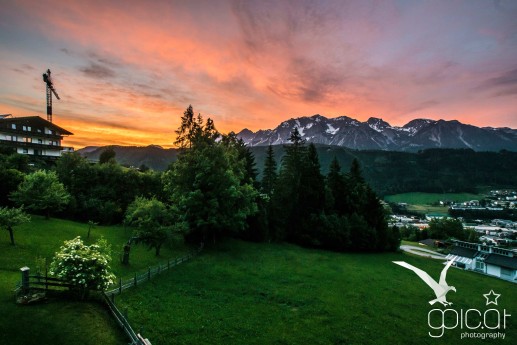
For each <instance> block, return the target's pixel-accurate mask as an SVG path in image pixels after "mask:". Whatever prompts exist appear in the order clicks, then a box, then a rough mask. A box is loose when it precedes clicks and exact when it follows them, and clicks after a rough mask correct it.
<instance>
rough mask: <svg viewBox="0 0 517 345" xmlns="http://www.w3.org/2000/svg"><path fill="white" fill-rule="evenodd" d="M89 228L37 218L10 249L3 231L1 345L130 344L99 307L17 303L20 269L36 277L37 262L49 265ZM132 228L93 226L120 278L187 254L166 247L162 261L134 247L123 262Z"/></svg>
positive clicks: (24, 227) (21, 230) (0, 244)
mask: <svg viewBox="0 0 517 345" xmlns="http://www.w3.org/2000/svg"><path fill="white" fill-rule="evenodd" d="M87 233H88V226H87V225H86V224H82V223H76V222H72V221H66V220H59V219H50V220H45V219H43V218H41V217H38V216H33V217H32V221H31V222H30V223H27V224H24V225H22V226H19V227H16V228H15V234H14V237H15V242H16V246H11V244H10V242H9V234H8V232H7V231H4V230H2V231H1V232H0V306H1V309H0V310H1V313H0V344H81V345H85V344H103V345H104V344H126V343H127V339H126V338H125V336H124V334H123V333H122V331H121V330H119V328H118V326H117V325H116V324H115V322H114V321H113V320H112V317H111V315H110V314H109V313H108V311H107V310H105V308H104V306H103V305H102V304H99V303H94V302H93V303H90V302H77V301H63V300H54V299H53V300H50V301H48V302H46V303H42V304H36V305H29V306H21V305H17V304H15V303H14V297H13V292H12V291H13V289H14V287H15V284H16V282H18V281H19V280H20V271H19V269H20V268H21V267H23V266H28V267H30V268H31V271H32V272H33V273H34V272H35V271H36V269H35V267H36V266H37V264H38V261H42V260H43V261H44V260H45V259H46V260H47V262H48V263H50V261H51V259H52V257H53V255H54V253H55V252H56V251H57V250H58V249H59V247H60V246H61V245H62V244H63V241H64V240H69V239H72V238H74V237H76V236H78V235H80V236H81V237H82V238H83V239H85V238H86V235H87ZM130 234H131V230H130V229H124V228H123V227H119V226H112V227H104V226H98V227H96V228H94V229H93V230H92V232H91V235H90V237H91V238H90V240H85V242H88V243H90V242H93V241H95V240H97V239H98V238H100V237H101V236H104V237H105V238H106V239H107V240H108V242H109V243H110V244H111V245H112V250H113V262H112V267H113V269H114V271H115V274H116V275H117V277H118V276H122V277H124V276H126V277H127V276H131V275H132V273H133V272H135V271H141V270H144V269H145V268H146V267H148V266H149V265H155V264H157V263H158V262H160V261H162V260H165V259H166V258H169V257H174V256H177V255H179V254H181V253H184V252H185V248H184V246H183V245H182V244H181V243H179V242H178V243H176V244H175V245H174V246H166V247H164V248H163V249H162V253H161V258H156V257H155V256H154V251H148V250H147V249H146V248H145V247H143V246H133V249H132V251H131V257H130V266H128V267H126V266H123V265H121V264H120V254H121V252H122V246H123V244H124V243H125V242H127V240H128V238H129V237H130Z"/></svg>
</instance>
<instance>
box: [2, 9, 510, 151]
mask: <svg viewBox="0 0 517 345" xmlns="http://www.w3.org/2000/svg"><path fill="white" fill-rule="evenodd" d="M47 68H50V70H51V71H52V76H53V79H54V83H55V86H56V90H57V91H58V93H59V95H60V97H61V100H60V101H57V100H55V101H54V104H53V105H54V106H53V109H54V122H55V123H56V124H58V125H59V126H61V127H64V128H66V129H68V130H70V131H71V132H73V133H74V134H75V135H74V136H71V137H69V138H67V140H66V141H65V145H73V146H75V147H76V148H80V147H83V146H86V145H108V144H120V145H149V144H156V145H162V146H166V147H169V146H171V144H172V142H173V141H174V130H175V129H176V128H177V127H178V125H179V118H180V116H181V115H182V113H183V111H184V110H185V108H186V107H187V106H188V105H189V104H192V106H193V107H194V111H195V112H196V113H198V112H200V113H201V114H202V115H203V116H205V117H211V118H212V119H213V120H214V121H215V124H216V127H217V128H218V129H219V130H220V131H221V132H225V133H226V132H229V131H232V130H233V131H235V132H237V131H240V130H241V129H243V128H245V127H247V128H249V129H251V130H257V129H266V128H274V127H276V126H277V125H278V124H279V123H280V122H281V121H283V120H287V119H289V118H291V117H299V116H310V115H314V114H321V115H324V116H327V117H336V116H341V115H346V116H350V117H352V118H355V119H358V120H361V121H365V120H366V119H368V118H369V117H370V116H375V117H381V118H383V119H384V120H385V121H388V122H389V123H390V124H392V125H399V126H401V125H404V124H405V123H406V122H408V121H409V120H411V119H414V118H431V119H436V120H437V119H446V120H452V119H457V120H460V121H461V122H464V123H470V124H474V125H478V126H492V127H511V128H517V1H514V0H506V1H505V0H501V1H489V0H464V1H452V0H444V1H419V0H400V1H388V0H386V1H366V0H361V1H359V0H354V1H345V0H336V1H323V0H315V1H305V0H294V1H283V0H272V1H268V0H261V1H231V0H228V1H225V0H203V1H198V0H192V1H170V0H163V1H156V0H153V1H128V0H124V1H122V0H121V1H95V0H88V1H84V0H81V1H71V0H67V1H63V0H56V1H44V0H38V1H24V0H13V1H11V0H0V72H1V76H2V82H1V83H0V114H6V113H11V114H13V115H14V116H26V115H40V116H42V117H44V118H46V103H45V84H44V83H43V80H42V77H41V75H42V74H43V73H44V72H45V71H46V70H47Z"/></svg>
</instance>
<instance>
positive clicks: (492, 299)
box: [483, 290, 501, 305]
mask: <svg viewBox="0 0 517 345" xmlns="http://www.w3.org/2000/svg"><path fill="white" fill-rule="evenodd" d="M483 296H485V298H486V305H489V304H495V305H497V299H498V298H499V296H501V294H500V293H495V292H494V290H490V292H489V293H485V294H483Z"/></svg>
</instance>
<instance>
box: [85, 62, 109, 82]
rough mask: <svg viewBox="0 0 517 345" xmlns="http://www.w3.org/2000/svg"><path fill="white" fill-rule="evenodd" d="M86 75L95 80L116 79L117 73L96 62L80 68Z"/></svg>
mask: <svg viewBox="0 0 517 345" xmlns="http://www.w3.org/2000/svg"><path fill="white" fill-rule="evenodd" d="M79 70H80V71H81V72H83V74H84V75H86V76H87V77H90V78H95V79H107V78H114V77H115V76H116V73H115V71H114V70H113V69H111V68H109V67H106V66H103V65H100V64H98V63H95V62H90V65H89V66H86V67H81V68H79Z"/></svg>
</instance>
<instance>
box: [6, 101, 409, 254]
mask: <svg viewBox="0 0 517 345" xmlns="http://www.w3.org/2000/svg"><path fill="white" fill-rule="evenodd" d="M176 135H177V139H176V142H175V144H176V145H177V146H178V147H179V151H180V152H179V155H178V159H177V160H176V161H175V162H173V163H172V164H171V165H170V166H169V168H168V169H167V171H165V172H164V173H159V172H155V171H152V170H148V171H139V170H137V169H129V168H125V167H122V166H120V165H119V164H117V163H116V161H115V159H114V158H115V157H114V152H112V151H108V150H107V151H106V152H105V153H104V154H103V155H102V157H101V158H102V159H101V162H100V163H98V164H92V163H91V162H88V161H87V160H86V159H84V158H83V157H80V156H79V155H78V154H74V153H72V154H65V155H63V156H62V157H61V158H59V159H58V161H57V162H56V164H55V166H54V167H52V169H46V170H43V169H42V170H37V169H35V167H31V166H29V165H28V164H26V163H27V162H26V161H24V160H25V159H26V158H25V157H20V155H9V154H0V161H2V162H5V163H6V164H2V166H1V168H0V176H3V177H5V179H4V180H3V181H5V183H4V182H3V183H2V189H3V192H4V193H3V194H2V197H3V198H2V199H0V204H1V205H4V206H14V205H16V206H22V205H23V206H24V207H25V208H26V209H29V210H31V211H32V212H34V213H41V214H43V215H46V216H48V215H50V214H51V213H53V214H57V215H59V216H61V217H63V216H65V217H68V218H72V219H77V220H81V221H90V222H91V223H92V224H94V223H97V222H98V223H103V224H108V223H120V222H123V223H125V224H127V225H128V226H132V227H134V228H135V236H134V238H135V239H136V240H137V241H141V242H143V243H145V244H147V245H148V246H149V247H150V248H154V249H155V251H156V254H157V255H159V251H160V248H161V246H162V245H163V243H165V242H166V241H167V239H168V238H169V237H170V236H171V234H172V233H181V234H182V235H183V236H184V237H185V239H186V240H187V241H189V242H196V243H199V242H200V241H203V242H206V243H210V242H216V241H218V240H219V239H220V238H222V237H225V236H234V237H240V238H243V239H248V240H254V241H288V242H292V243H296V244H300V245H303V246H309V247H316V248H324V249H331V250H336V251H384V250H396V249H397V248H398V244H399V241H400V239H399V234H398V232H397V231H396V229H392V228H389V227H388V225H387V221H386V213H385V210H384V207H383V205H382V204H381V202H380V200H379V199H378V198H377V196H376V194H375V193H374V192H373V190H372V189H371V188H370V186H369V185H368V184H367V183H366V182H365V180H364V178H363V176H362V172H361V168H360V166H359V163H358V161H357V160H354V161H353V162H352V164H351V167H350V170H349V171H348V172H342V171H341V167H340V165H339V163H338V160H337V159H334V160H333V161H332V162H331V165H330V168H329V173H328V174H327V175H326V176H324V175H323V174H322V173H321V167H320V162H319V157H318V153H317V150H316V148H315V146H314V145H312V144H311V145H307V144H306V143H305V142H304V141H303V140H302V139H301V136H300V134H299V132H298V130H297V129H296V128H295V129H294V130H293V132H292V133H291V137H290V142H291V144H289V145H285V147H284V149H285V151H286V153H285V156H284V157H283V159H282V160H281V161H280V162H277V161H276V160H275V157H274V148H273V147H269V148H268V153H267V157H266V160H265V164H264V168H263V171H262V179H261V180H260V181H259V180H258V178H257V176H258V169H257V168H256V163H255V157H254V155H253V153H252V151H251V150H250V149H249V148H248V147H247V146H246V145H245V144H244V142H243V141H242V140H240V139H238V138H237V137H236V135H235V134H234V133H230V134H227V135H223V134H221V133H219V132H218V131H217V129H216V128H215V124H214V122H213V121H212V120H211V119H210V118H208V119H206V120H204V119H203V117H202V116H201V115H200V114H198V115H197V116H196V115H195V114H194V111H193V108H192V106H189V107H188V108H187V109H186V110H185V112H184V113H183V116H182V117H181V124H180V127H179V128H178V129H177V130H176ZM34 170H36V171H34ZM6 209H7V208H6ZM0 213H1V212H0ZM0 218H1V215H0ZM0 226H2V224H0ZM11 228H12V226H11Z"/></svg>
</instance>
